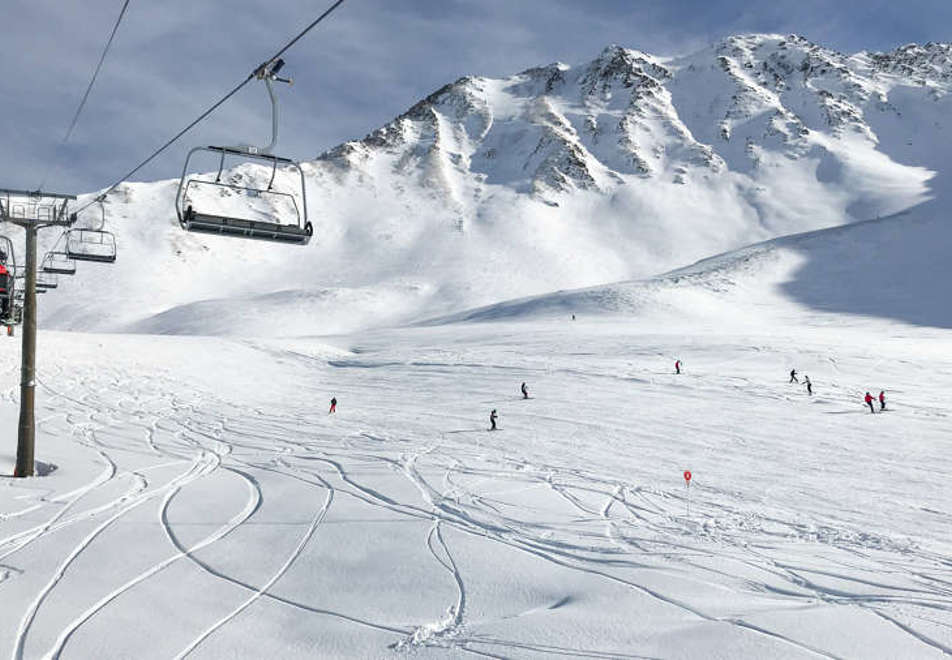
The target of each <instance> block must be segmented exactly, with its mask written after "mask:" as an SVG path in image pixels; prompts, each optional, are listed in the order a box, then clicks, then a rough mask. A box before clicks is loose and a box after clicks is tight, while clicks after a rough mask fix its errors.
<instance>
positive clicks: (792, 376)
mask: <svg viewBox="0 0 952 660" xmlns="http://www.w3.org/2000/svg"><path fill="white" fill-rule="evenodd" d="M790 382H791V383H799V382H800V381H799V380H797V370H796V369H791V370H790Z"/></svg>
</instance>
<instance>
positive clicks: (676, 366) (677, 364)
mask: <svg viewBox="0 0 952 660" xmlns="http://www.w3.org/2000/svg"><path fill="white" fill-rule="evenodd" d="M674 373H676V374H679V373H681V360H675V362H674Z"/></svg>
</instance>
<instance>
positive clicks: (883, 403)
mask: <svg viewBox="0 0 952 660" xmlns="http://www.w3.org/2000/svg"><path fill="white" fill-rule="evenodd" d="M879 409H880V410H885V409H886V393H885V392H884V391H882V390H880V391H879Z"/></svg>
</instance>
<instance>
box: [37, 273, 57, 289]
mask: <svg viewBox="0 0 952 660" xmlns="http://www.w3.org/2000/svg"><path fill="white" fill-rule="evenodd" d="M58 286H59V275H56V274H54V273H47V272H44V271H43V270H38V271H37V272H36V291H37V293H39V292H40V291H41V290H42V291H45V290H47V289H55V288H56V287H58Z"/></svg>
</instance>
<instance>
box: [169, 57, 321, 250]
mask: <svg viewBox="0 0 952 660" xmlns="http://www.w3.org/2000/svg"><path fill="white" fill-rule="evenodd" d="M282 66H284V60H281V59H279V60H275V61H272V62H268V63H267V64H265V65H263V66H261V67H260V68H259V69H258V70H257V71H256V72H255V75H256V77H257V78H258V79H259V80H263V81H264V83H265V86H266V87H267V89H268V97H269V98H270V99H271V142H270V144H268V145H266V146H264V147H256V146H249V145H241V146H235V147H214V146H208V147H195V148H194V149H192V150H191V151H189V152H188V155H187V156H186V158H185V165H184V166H183V167H182V178H181V179H180V181H179V187H178V193H177V194H176V196H175V212H176V214H177V215H178V221H179V224H180V225H181V226H182V228H183V229H185V230H186V231H193V232H199V233H204V234H219V235H222V236H236V237H241V238H252V239H258V240H264V241H272V242H276V243H288V244H291V245H307V244H308V243H309V242H310V240H311V236H312V235H313V234H314V228H313V226H312V225H311V223H310V221H309V220H308V218H307V191H306V189H305V182H304V171H303V170H302V169H301V166H300V165H299V164H297V163H296V162H294V161H293V160H291V159H289V158H281V157H279V156H275V155H273V154H272V153H271V151H272V149H273V148H274V145H275V144H276V143H277V141H278V101H277V97H275V94H274V88H273V86H272V82H273V81H278V82H283V83H288V84H291V82H292V81H291V80H290V79H288V78H280V77H278V75H277V73H278V71H279V70H280V69H281V67H282ZM201 152H205V153H211V154H214V155H215V156H216V157H217V160H218V171H217V174H216V176H215V179H214V180H213V181H212V180H206V179H202V178H201V177H200V176H199V175H193V176H189V174H188V171H189V164H190V163H191V162H192V158H193V156H194V155H195V154H197V153H201ZM226 157H241V158H242V159H244V160H248V159H250V160H253V161H258V162H263V163H266V164H267V165H270V169H271V174H270V178H269V180H268V185H267V187H261V186H260V185H258V186H255V185H240V184H239V182H238V181H237V180H234V179H233V180H232V181H231V182H228V181H222V172H223V171H224V168H225V159H226ZM279 167H281V168H287V169H290V170H296V172H297V176H295V177H294V179H295V183H294V190H295V192H294V193H291V192H287V191H284V190H275V189H274V183H275V177H276V176H277V173H278V168H279ZM298 190H299V191H300V192H299V194H296V193H298ZM203 191H206V192H204V193H203ZM229 196H238V197H243V198H246V199H247V200H251V201H245V200H244V199H243V200H241V203H242V204H243V205H244V206H245V207H246V208H245V209H244V210H243V212H240V213H235V212H233V211H232V210H231V209H224V208H222V206H221V205H220V204H219V207H218V209H215V208H213V206H214V204H213V203H210V200H215V199H217V200H222V199H224V198H227V197H229ZM298 199H300V204H298ZM256 207H257V208H256ZM249 215H251V216H252V217H248V216H249ZM254 216H257V217H254Z"/></svg>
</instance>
